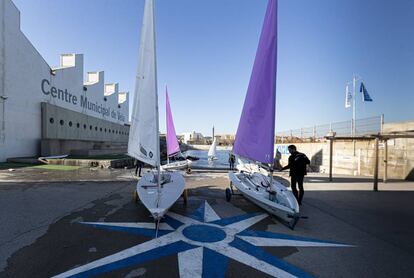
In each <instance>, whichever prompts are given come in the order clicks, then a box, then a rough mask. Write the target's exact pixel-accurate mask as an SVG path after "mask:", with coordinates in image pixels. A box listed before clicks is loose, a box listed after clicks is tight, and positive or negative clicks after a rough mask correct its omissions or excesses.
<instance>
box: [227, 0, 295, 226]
mask: <svg viewBox="0 0 414 278" xmlns="http://www.w3.org/2000/svg"><path fill="white" fill-rule="evenodd" d="M276 66H277V0H269V3H268V6H267V10H266V15H265V19H264V23H263V28H262V33H261V35H260V41H259V45H258V49H257V52H256V58H255V62H254V66H253V70H252V74H251V77H250V83H249V87H248V90H247V94H246V99H245V102H244V106H243V112H242V115H241V118H240V122H239V126H238V129H237V135H236V140H235V143H234V149H233V150H234V153H235V154H236V155H238V157H239V159H238V160H239V161H242V165H240V166H239V170H240V169H242V170H241V171H240V172H237V173H234V172H229V178H230V181H231V182H230V188H227V189H226V199H227V200H228V201H230V199H231V196H232V194H233V192H234V191H233V186H235V187H236V188H237V190H238V191H239V192H241V194H242V195H243V196H244V197H246V198H247V199H249V200H250V201H252V202H254V203H255V204H257V205H258V206H259V207H261V208H263V209H265V210H266V211H268V212H269V213H270V214H273V215H275V216H278V217H279V218H281V219H282V220H283V221H284V222H288V223H289V225H290V226H291V228H293V227H294V226H295V225H296V223H297V221H298V219H299V218H300V216H299V205H298V202H297V201H296V198H295V196H294V195H293V194H292V192H291V191H290V190H288V189H287V188H286V187H285V186H284V185H283V184H281V183H279V182H277V181H275V180H273V173H272V171H270V175H269V176H267V175H266V174H265V172H263V171H261V169H260V164H258V163H267V164H271V165H272V164H273V153H274V134H275V132H274V130H275V106H276ZM254 164H256V166H255V167H254ZM270 169H272V166H271V167H270ZM262 170H264V169H262Z"/></svg>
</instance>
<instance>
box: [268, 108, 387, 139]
mask: <svg viewBox="0 0 414 278" xmlns="http://www.w3.org/2000/svg"><path fill="white" fill-rule="evenodd" d="M383 124H384V117H383V115H380V116H375V117H370V118H364V119H357V120H356V121H355V134H353V132H352V129H353V128H352V120H349V121H344V122H335V123H330V124H324V125H315V126H312V127H306V128H299V129H292V130H287V131H282V132H276V142H278V143H283V142H313V141H319V140H321V139H323V138H324V137H325V136H327V135H328V133H331V132H335V133H336V136H363V135H369V134H377V133H380V132H381V130H382V126H383Z"/></svg>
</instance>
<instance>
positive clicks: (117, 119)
mask: <svg viewBox="0 0 414 278" xmlns="http://www.w3.org/2000/svg"><path fill="white" fill-rule="evenodd" d="M0 32H1V34H0V90H1V91H0V161H5V160H6V158H8V157H18V156H34V155H37V154H39V151H40V139H41V133H42V131H41V103H42V102H47V103H50V104H53V105H56V106H60V107H63V108H66V109H70V110H73V111H76V112H79V113H83V114H85V115H89V116H92V117H96V118H99V119H102V120H106V121H110V122H113V123H120V124H123V123H127V122H128V117H129V115H128V114H125V113H127V112H128V109H127V107H125V106H128V102H129V101H128V94H126V95H125V96H123V97H124V98H126V99H125V100H124V101H123V102H122V103H121V104H120V105H119V104H118V96H117V93H118V91H117V92H116V93H113V94H111V96H110V97H109V99H110V100H109V101H105V99H104V98H105V96H104V92H105V91H104V90H105V89H104V87H105V80H104V73H103V72H95V74H92V75H91V76H89V74H88V75H87V78H86V82H84V69H83V59H84V57H83V55H81V54H66V55H62V56H61V57H60V64H59V66H58V67H56V68H51V67H50V66H49V65H48V64H47V63H46V61H45V60H44V59H43V57H42V56H41V55H40V54H39V53H38V51H37V50H36V48H35V47H34V46H33V45H32V44H31V43H30V41H29V40H28V39H27V38H26V36H25V35H24V34H23V33H22V32H21V30H20V12H19V10H18V9H17V8H16V6H15V5H14V4H13V2H12V1H11V0H1V1H0ZM58 94H61V95H62V96H63V94H65V97H58ZM69 94H70V96H69ZM86 100H87V102H86ZM107 100H108V98H107ZM103 108H104V109H103ZM103 111H108V113H103Z"/></svg>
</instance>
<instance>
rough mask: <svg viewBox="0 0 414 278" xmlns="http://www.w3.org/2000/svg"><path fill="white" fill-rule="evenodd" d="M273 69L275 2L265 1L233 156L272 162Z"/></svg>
mask: <svg viewBox="0 0 414 278" xmlns="http://www.w3.org/2000/svg"><path fill="white" fill-rule="evenodd" d="M276 68H277V0H269V3H268V5H267V9H266V15H265V19H264V22H263V27H262V33H261V35H260V41H259V46H258V48H257V52H256V58H255V61H254V66H253V70H252V74H251V76H250V83H249V87H248V89H247V94H246V99H245V100H244V106H243V111H242V114H241V117H240V122H239V127H238V129H237V134H236V141H235V142H234V152H235V153H236V154H238V155H240V156H242V157H246V158H249V159H251V160H255V161H260V162H263V163H273V147H274V136H275V106H276Z"/></svg>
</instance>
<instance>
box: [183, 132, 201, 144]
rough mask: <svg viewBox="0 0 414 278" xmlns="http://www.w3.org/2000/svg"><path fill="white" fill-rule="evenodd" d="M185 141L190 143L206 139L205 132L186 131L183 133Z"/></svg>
mask: <svg viewBox="0 0 414 278" xmlns="http://www.w3.org/2000/svg"><path fill="white" fill-rule="evenodd" d="M182 136H183V143H184V144H188V143H189V142H201V141H203V140H204V137H203V134H201V133H198V132H195V131H193V132H185V133H183V134H182Z"/></svg>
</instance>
